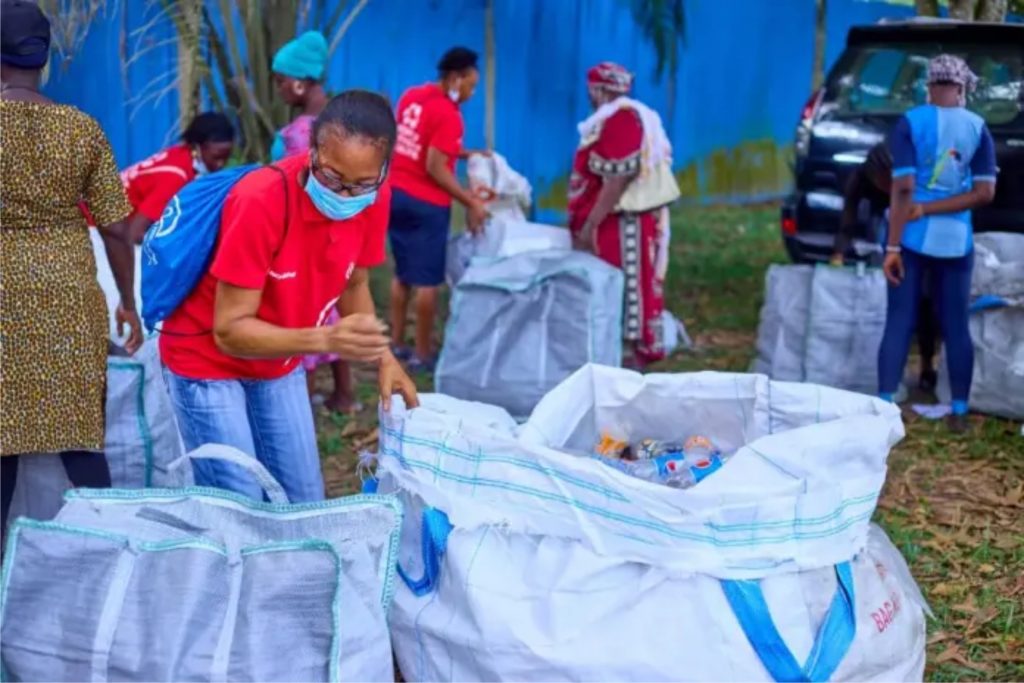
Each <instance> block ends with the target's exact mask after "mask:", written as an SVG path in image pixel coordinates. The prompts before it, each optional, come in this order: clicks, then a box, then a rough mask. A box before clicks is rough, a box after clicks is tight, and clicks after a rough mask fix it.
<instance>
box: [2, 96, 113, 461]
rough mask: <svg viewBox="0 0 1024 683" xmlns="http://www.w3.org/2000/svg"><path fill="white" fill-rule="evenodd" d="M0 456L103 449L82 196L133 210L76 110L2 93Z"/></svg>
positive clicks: (97, 338) (101, 352)
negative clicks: (0, 405) (81, 204)
mask: <svg viewBox="0 0 1024 683" xmlns="http://www.w3.org/2000/svg"><path fill="white" fill-rule="evenodd" d="M0 182H2V184H3V198H2V203H0V299H2V302H3V305H2V307H0V404H2V405H3V409H2V410H0V455H14V454H23V453H45V452H53V451H64V450H96V451H98V450H102V448H103V425H104V418H103V407H104V400H105V389H104V387H105V383H106V359H107V337H108V331H109V325H108V321H107V306H106V302H105V299H104V296H103V292H102V291H101V290H100V287H99V284H97V282H96V263H95V260H94V259H93V252H92V246H91V243H90V241H89V233H88V228H87V227H86V222H85V219H84V217H83V215H82V211H81V209H80V208H79V202H82V201H84V202H85V203H87V204H88V206H89V208H90V210H91V212H92V215H93V216H94V217H95V219H96V220H97V221H98V224H99V225H109V224H111V223H116V222H117V221H120V220H123V219H124V218H126V217H127V216H128V214H129V213H130V212H131V205H130V204H129V203H128V199H127V198H126V197H125V194H124V189H123V188H122V186H121V179H120V177H119V176H118V173H117V166H116V165H115V163H114V157H113V154H112V153H111V150H110V143H109V142H108V141H107V138H106V136H105V135H104V134H103V131H102V130H101V129H100V127H99V125H98V124H97V123H96V121H95V120H94V119H92V118H91V117H89V116H87V115H86V114H84V113H82V112H81V111H79V110H77V109H75V108H74V107H69V106H64V105H58V104H42V103H36V102H20V101H11V100H2V101H0Z"/></svg>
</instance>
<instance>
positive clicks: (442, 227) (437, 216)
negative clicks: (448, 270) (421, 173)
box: [388, 187, 451, 287]
mask: <svg viewBox="0 0 1024 683" xmlns="http://www.w3.org/2000/svg"><path fill="white" fill-rule="evenodd" d="M450 214H451V208H450V207H448V206H438V205H437V204H431V203H430V202H425V201H423V200H422V199H416V198H415V197H413V196H412V195H410V194H407V193H405V192H402V191H401V190H399V189H398V188H396V187H392V190H391V221H390V223H389V224H388V236H389V237H390V238H391V252H392V254H394V257H395V277H397V278H398V281H399V282H401V283H402V284H403V285H409V286H412V287H437V286H438V285H441V284H444V261H445V255H446V254H447V251H448V224H449V222H450V220H449V219H450Z"/></svg>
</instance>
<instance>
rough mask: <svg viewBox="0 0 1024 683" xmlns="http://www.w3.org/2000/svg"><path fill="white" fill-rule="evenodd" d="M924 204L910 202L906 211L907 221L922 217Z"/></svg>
mask: <svg viewBox="0 0 1024 683" xmlns="http://www.w3.org/2000/svg"><path fill="white" fill-rule="evenodd" d="M924 214H925V212H924V204H911V205H910V209H909V210H908V213H907V222H908V223H909V222H911V221H916V220H919V219H921V218H924Z"/></svg>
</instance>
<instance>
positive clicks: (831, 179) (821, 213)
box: [781, 19, 1024, 262]
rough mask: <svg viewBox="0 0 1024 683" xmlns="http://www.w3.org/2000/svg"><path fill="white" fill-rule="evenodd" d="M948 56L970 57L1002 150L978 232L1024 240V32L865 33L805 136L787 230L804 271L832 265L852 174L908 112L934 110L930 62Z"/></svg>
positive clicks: (865, 29) (909, 25)
mask: <svg viewBox="0 0 1024 683" xmlns="http://www.w3.org/2000/svg"><path fill="white" fill-rule="evenodd" d="M941 53H952V54H956V55H959V56H960V57H963V58H964V59H965V60H966V61H967V63H968V64H969V65H970V67H971V69H972V70H973V71H974V73H975V74H977V75H978V77H979V83H978V88H977V90H975V91H974V93H973V94H971V95H970V96H969V97H968V101H967V106H968V108H969V109H971V110H972V111H974V112H976V113H978V114H979V115H981V116H982V117H984V119H985V121H986V122H987V124H988V127H989V130H991V131H992V137H993V138H994V139H995V143H996V163H997V165H998V166H999V177H998V181H997V183H996V197H995V201H994V202H993V203H992V204H990V205H989V206H986V207H985V208H982V209H978V210H976V211H975V212H974V227H975V230H978V231H986V230H1000V231H1006V232H1024V25H1014V24H977V23H973V24H971V23H960V22H954V21H945V20H935V19H932V20H911V21H904V22H894V23H880V24H877V25H874V26H856V27H854V28H852V29H850V32H849V34H848V36H847V38H846V50H845V51H844V52H843V54H842V56H841V57H840V58H839V60H838V61H837V62H836V64H835V66H833V67H832V70H831V71H830V72H829V74H828V78H827V79H826V81H825V85H824V86H823V87H822V88H821V89H820V90H819V91H818V92H816V93H814V94H813V95H812V96H811V98H810V99H809V100H808V101H807V104H806V105H805V107H804V110H803V113H802V115H801V117H800V123H799V124H798V126H797V131H796V155H795V163H794V172H795V176H796V183H795V184H796V189H795V192H794V193H793V195H792V196H790V197H789V198H788V199H787V200H786V202H785V203H784V205H783V207H782V222H781V227H782V236H783V240H784V241H785V243H786V250H787V251H788V252H789V255H790V257H791V258H792V259H793V260H794V261H797V262H808V261H822V260H825V259H827V258H828V257H829V255H830V254H831V252H832V244H833V239H834V237H835V233H836V231H837V230H838V229H839V218H840V214H841V212H842V209H843V189H844V188H845V186H846V181H847V178H848V177H849V174H850V172H851V171H852V170H853V169H854V168H855V167H856V166H857V165H858V164H860V163H861V162H862V161H864V157H865V153H866V152H867V150H868V149H870V148H871V147H872V146H873V145H874V144H875V143H877V142H880V141H882V140H884V139H885V137H886V135H887V134H888V131H889V128H890V127H891V126H892V124H893V123H894V122H895V121H896V120H897V119H898V118H899V116H900V115H902V114H903V112H905V111H907V110H908V109H911V108H912V107H915V106H917V105H919V104H923V103H924V101H925V94H926V88H925V80H926V76H927V71H928V60H929V59H930V58H931V57H933V56H935V55H937V54H941ZM862 227H866V226H863V224H862ZM858 237H859V238H860V239H862V240H867V239H868V235H866V234H864V233H862V234H861V235H859V236H858ZM860 246H863V244H861V245H860ZM859 253H861V254H862V255H863V253H864V251H863V250H859ZM847 255H848V256H852V255H853V254H847Z"/></svg>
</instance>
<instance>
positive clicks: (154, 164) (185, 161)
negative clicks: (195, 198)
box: [121, 144, 196, 221]
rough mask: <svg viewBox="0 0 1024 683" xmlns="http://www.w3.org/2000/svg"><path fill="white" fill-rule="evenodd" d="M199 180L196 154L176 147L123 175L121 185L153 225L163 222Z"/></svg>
mask: <svg viewBox="0 0 1024 683" xmlns="http://www.w3.org/2000/svg"><path fill="white" fill-rule="evenodd" d="M195 177H196V170H195V168H194V167H193V166H192V150H190V149H189V148H188V145H184V144H182V145H175V146H174V147H168V148H167V149H165V150H163V151H161V152H157V153H156V154H154V155H153V156H151V157H149V158H148V159H145V160H144V161H140V162H139V163H137V164H135V165H134V166H129V167H128V168H126V169H125V170H123V171H121V182H122V183H123V184H124V189H125V192H127V193H128V201H130V202H131V204H132V208H133V209H135V212H136V213H141V214H142V215H143V216H145V217H146V218H148V219H149V220H151V221H155V220H157V219H158V218H160V214H162V213H163V212H164V207H165V206H167V202H169V201H170V200H171V197H173V196H174V195H175V194H177V193H178V190H180V189H181V188H183V187H184V186H185V185H186V184H187V183H189V182H191V181H192V180H193V179H194V178H195Z"/></svg>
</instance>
